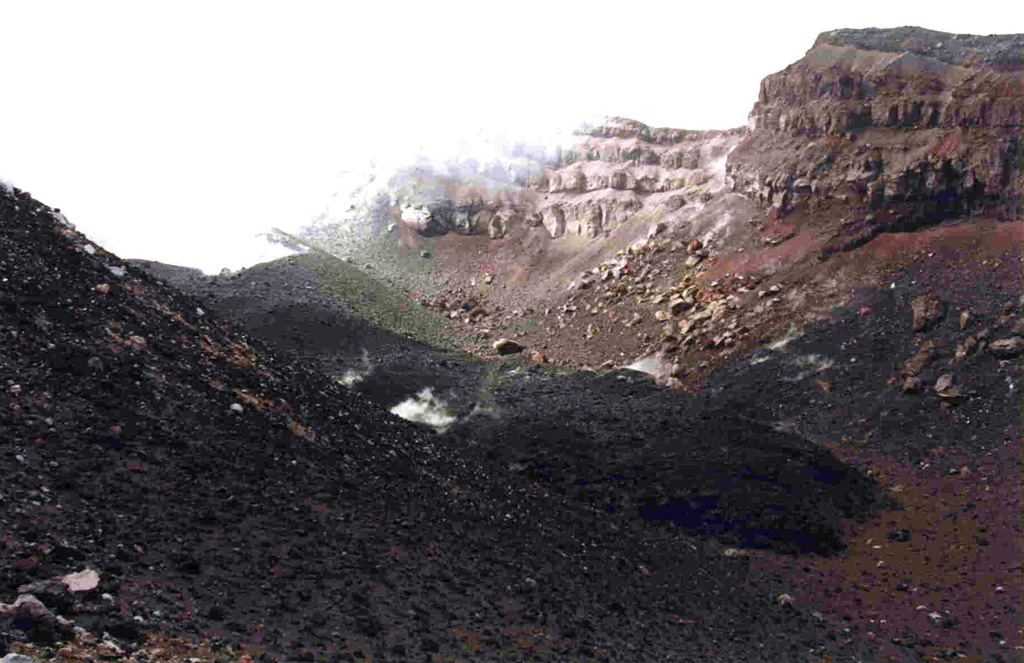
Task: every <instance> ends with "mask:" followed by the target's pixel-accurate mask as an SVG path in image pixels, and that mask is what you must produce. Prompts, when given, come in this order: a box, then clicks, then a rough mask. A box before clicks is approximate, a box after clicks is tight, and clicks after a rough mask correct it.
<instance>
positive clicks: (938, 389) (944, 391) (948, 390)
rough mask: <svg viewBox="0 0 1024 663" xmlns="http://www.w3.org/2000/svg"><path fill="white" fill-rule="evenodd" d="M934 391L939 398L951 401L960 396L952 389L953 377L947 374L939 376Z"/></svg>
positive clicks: (958, 392)
mask: <svg viewBox="0 0 1024 663" xmlns="http://www.w3.org/2000/svg"><path fill="white" fill-rule="evenodd" d="M934 389H935V393H937V394H938V395H939V397H940V398H946V399H953V398H957V397H958V396H960V391H959V390H958V389H956V388H955V387H953V376H952V375H951V374H949V373H946V374H944V375H940V376H939V379H938V380H936V381H935V387H934Z"/></svg>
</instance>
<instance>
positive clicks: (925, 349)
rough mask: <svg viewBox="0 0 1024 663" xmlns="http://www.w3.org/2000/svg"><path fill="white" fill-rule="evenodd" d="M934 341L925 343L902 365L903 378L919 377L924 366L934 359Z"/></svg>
mask: <svg viewBox="0 0 1024 663" xmlns="http://www.w3.org/2000/svg"><path fill="white" fill-rule="evenodd" d="M935 354H936V352H935V341H931V340H928V341H925V342H924V343H922V344H921V349H920V350H918V351H917V353H916V354H914V356H913V357H911V358H910V359H908V360H907V361H906V362H904V363H903V376H904V377H907V378H910V377H914V376H916V375H920V374H921V371H922V370H923V369H924V367H925V365H926V364H927V363H928V362H930V361H931V360H932V359H934V358H935Z"/></svg>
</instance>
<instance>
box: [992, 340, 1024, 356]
mask: <svg viewBox="0 0 1024 663" xmlns="http://www.w3.org/2000/svg"><path fill="white" fill-rule="evenodd" d="M988 351H989V352H991V353H992V354H993V355H994V356H996V357H1000V358H1003V359H1008V358H1011V357H1018V356H1020V354H1021V352H1024V338H1021V337H1020V336H1012V337H1010V338H1001V339H999V340H998V341H992V342H991V343H990V344H989V346H988Z"/></svg>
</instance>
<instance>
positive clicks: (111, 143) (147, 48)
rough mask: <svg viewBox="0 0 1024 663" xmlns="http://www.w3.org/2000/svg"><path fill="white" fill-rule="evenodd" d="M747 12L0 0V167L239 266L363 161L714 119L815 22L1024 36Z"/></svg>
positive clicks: (88, 213)
mask: <svg viewBox="0 0 1024 663" xmlns="http://www.w3.org/2000/svg"><path fill="white" fill-rule="evenodd" d="M744 4H746V3H736V2H728V3H726V2H702V3H674V2H644V1H640V0H638V1H635V2H621V1H618V2H599V1H591V2H561V1H559V0H547V1H545V2H535V1H533V0H517V1H516V2H509V3H501V4H500V5H499V4H498V3H491V2H480V1H479V0H475V1H473V2H447V1H442V0H436V1H433V2H422V1H416V2H344V1H342V0H337V1H332V2H314V1H312V0H308V1H303V0H292V1H290V2H284V1H281V2H260V1H258V0H246V1H244V2H228V1H215V0H205V1H202V2H192V1H186V0H176V1H174V2H170V1H164V2H159V3H158V2H156V1H155V0H153V1H146V2H140V1H139V0H134V1H131V2H105V1H103V0H89V1H88V2H83V1H82V0H73V1H70V2H56V1H47V0H31V1H28V2H15V1H14V0H0V10H2V11H0V21H2V22H0V62H2V63H3V64H4V73H5V78H6V80H5V84H4V96H3V99H2V100H0V131H2V132H3V138H2V139H0V177H2V178H4V179H7V180H9V181H12V182H13V183H14V184H15V185H16V186H18V187H20V188H23V189H26V190H28V191H30V192H32V194H33V195H34V196H35V197H36V198H38V199H39V200H41V201H42V202H44V203H46V204H48V205H50V206H52V207H59V208H61V209H62V211H63V212H64V213H65V214H66V215H67V217H68V218H69V220H70V221H72V222H73V223H75V224H76V225H77V227H78V229H79V230H81V231H82V232H85V233H86V234H87V235H88V236H89V237H90V238H91V239H93V240H94V241H96V242H98V243H100V244H101V245H103V246H104V247H105V248H107V249H108V250H111V251H113V252H115V253H117V254H119V255H120V256H121V257H124V258H147V259H151V260H160V261H163V262H170V263H176V264H182V265H190V266H195V267H200V268H202V269H204V270H206V271H211V272H215V271H218V270H219V269H220V268H221V267H224V266H227V267H231V268H233V269H237V268H239V267H241V266H243V265H247V264H251V263H253V262H255V261H256V260H258V259H259V258H261V257H263V256H262V255H261V254H260V252H261V251H262V247H263V246H264V243H262V242H261V241H257V240H255V239H253V237H254V235H255V234H256V233H258V232H263V231H265V230H267V229H269V228H270V227H271V226H275V225H276V226H279V227H282V228H286V229H297V228H298V227H300V226H302V225H304V224H306V223H308V222H309V221H310V219H311V218H312V217H313V216H315V215H316V214H318V213H319V212H321V211H323V209H324V208H325V206H326V204H327V202H328V199H329V197H330V195H331V194H332V193H333V192H334V191H335V189H336V188H337V187H336V184H335V182H336V180H337V178H338V173H339V172H340V171H342V170H345V169H350V168H352V167H354V166H358V165H359V164H362V163H365V161H366V159H368V158H370V157H376V158H385V159H393V158H396V157H398V156H404V155H412V154H413V153H415V151H416V149H417V148H418V147H422V149H423V150H425V151H426V152H427V153H428V154H429V153H436V152H438V151H439V150H446V151H450V149H451V148H452V147H453V146H455V145H456V144H457V143H458V141H459V140H460V138H466V137H469V138H468V139H472V138H473V137H479V136H480V135H490V134H492V133H494V132H498V131H501V132H504V133H506V134H507V135H509V136H523V137H526V138H532V139H533V142H535V143H536V142H539V141H540V140H541V138H542V137H544V136H548V135H551V134H553V133H554V132H555V131H559V130H562V129H564V128H567V127H572V126H575V125H576V124H577V123H578V122H579V121H580V120H584V119H597V118H600V117H602V116H605V115H623V116H626V117H630V118H633V119H637V120H640V121H642V122H645V123H647V124H650V125H653V126H671V127H680V128H687V129H709V128H723V129H724V128H728V127H734V126H739V125H741V124H744V123H745V122H746V116H747V113H748V112H749V111H750V108H751V106H752V105H753V103H754V101H755V100H756V97H757V91H758V85H759V83H760V80H761V79H762V78H763V77H764V76H766V75H768V74H771V73H773V72H775V71H778V70H780V69H782V68H784V67H785V66H786V65H788V64H789V63H791V62H793V61H795V60H798V59H799V58H800V57H802V56H803V54H804V52H806V50H807V49H809V48H810V47H811V45H812V43H813V42H814V39H815V37H816V36H817V35H818V34H819V33H821V32H824V31H826V30H832V29H836V28H861V27H896V26H901V25H919V26H921V27H925V28H929V29H933V30H943V31H949V32H959V33H975V34H992V33H1009V32H1022V31H1024V9H1020V8H1017V3H1014V2H1000V3H998V4H991V5H987V6H989V7H999V6H1002V7H1004V9H1002V10H996V11H993V10H989V11H980V10H979V11H971V10H969V9H967V8H965V6H964V5H963V3H957V4H953V3H951V2H950V3H945V2H931V3H927V4H926V5H922V4H920V3H901V2H878V1H875V0H866V1H863V2H860V3H857V4H854V5H851V4H849V3H846V4H843V3H825V2H804V3H790V4H789V5H788V6H787V5H786V4H785V3H756V5H755V6H752V7H750V8H747V7H744V6H743V5H744ZM497 7H507V8H508V9H507V10H499V9H496V8H497ZM1010 7H1014V8H1013V9H1010ZM925 21H927V22H925Z"/></svg>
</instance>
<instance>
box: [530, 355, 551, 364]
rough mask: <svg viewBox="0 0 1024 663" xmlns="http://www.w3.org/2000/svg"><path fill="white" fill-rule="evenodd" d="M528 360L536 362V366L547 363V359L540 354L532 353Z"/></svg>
mask: <svg viewBox="0 0 1024 663" xmlns="http://www.w3.org/2000/svg"><path fill="white" fill-rule="evenodd" d="M530 359H532V360H533V361H535V362H537V363H538V364H546V363H548V358H547V357H545V356H544V355H543V354H542V353H540V352H534V353H533V354H532V355H530Z"/></svg>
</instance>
